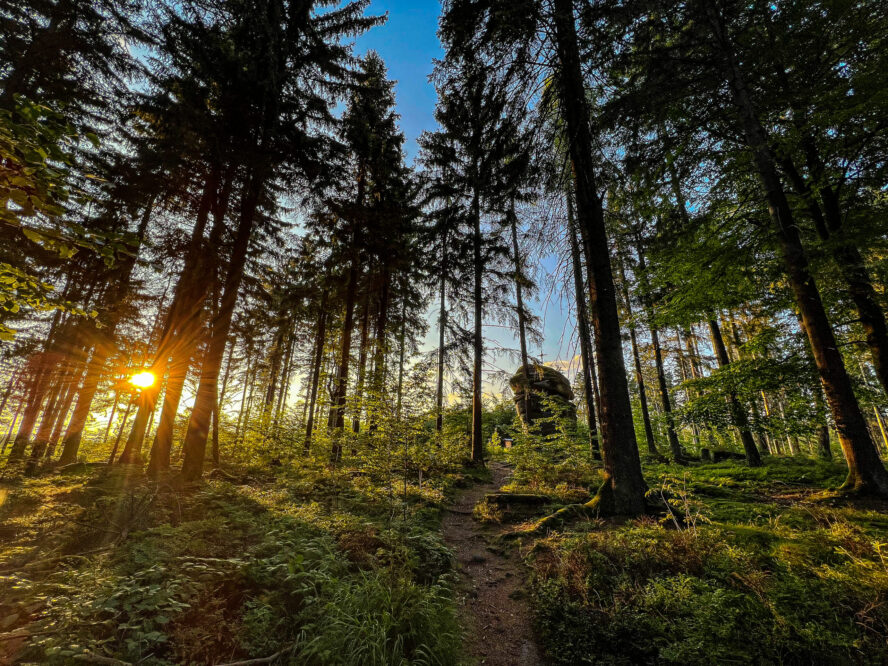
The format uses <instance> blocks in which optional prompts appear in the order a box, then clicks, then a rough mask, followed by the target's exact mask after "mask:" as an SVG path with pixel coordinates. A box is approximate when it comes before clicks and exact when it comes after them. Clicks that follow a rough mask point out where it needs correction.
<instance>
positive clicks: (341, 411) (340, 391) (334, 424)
mask: <svg viewBox="0 0 888 666" xmlns="http://www.w3.org/2000/svg"><path fill="white" fill-rule="evenodd" d="M357 282H358V266H357V259H356V258H354V257H353V258H352V263H351V267H350V268H349V271H348V284H347V286H346V291H345V312H344V315H343V320H342V335H341V337H340V345H339V366H338V369H337V371H336V388H335V389H334V391H333V396H332V401H331V403H332V404H331V405H330V416H329V419H328V421H327V429H328V430H329V431H330V432H331V433H334V441H333V445H332V449H331V451H330V462H332V463H338V462H339V461H340V460H341V459H342V443H341V442H340V441H339V437H340V436H341V434H342V429H343V427H344V426H345V397H346V391H347V389H348V366H349V361H350V360H351V341H352V329H353V328H354V309H355V294H356V291H357Z"/></svg>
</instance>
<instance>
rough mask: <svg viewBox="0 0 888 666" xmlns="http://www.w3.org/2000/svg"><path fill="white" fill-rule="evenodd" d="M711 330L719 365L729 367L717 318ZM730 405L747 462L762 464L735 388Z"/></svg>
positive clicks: (728, 358) (757, 465) (729, 396)
mask: <svg viewBox="0 0 888 666" xmlns="http://www.w3.org/2000/svg"><path fill="white" fill-rule="evenodd" d="M709 332H710V334H711V335H712V350H713V351H714V352H715V358H716V360H717V361H718V367H719V368H727V367H728V366H729V365H731V359H730V357H729V356H728V349H727V347H725V341H724V338H723V337H722V333H721V327H720V326H719V325H718V321H716V319H715V318H712V319H710V320H709ZM728 406H729V407H730V410H731V421H733V423H734V426H735V427H736V428H737V430H738V431H739V432H740V442H741V443H742V444H743V451H744V452H745V453H746V462H747V463H748V464H749V466H750V467H759V466H761V464H762V459H761V456H760V455H759V452H758V448H757V447H756V445H755V440H754V439H753V437H752V432H751V431H750V429H749V420H748V418H747V416H746V411H745V410H744V409H743V405H741V404H740V401H739V400H738V399H737V393H736V392H735V391H734V390H733V389H731V390H730V391H729V392H728Z"/></svg>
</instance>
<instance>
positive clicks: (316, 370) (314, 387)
mask: <svg viewBox="0 0 888 666" xmlns="http://www.w3.org/2000/svg"><path fill="white" fill-rule="evenodd" d="M326 337H327V292H326V291H324V292H322V294H321V307H320V313H319V316H318V328H317V331H316V333H315V353H314V362H313V363H312V374H311V394H310V397H309V407H308V421H307V422H306V424H305V452H306V453H308V452H309V451H310V450H311V435H312V431H313V429H314V421H315V404H316V402H317V399H318V384H319V383H320V380H321V365H322V364H323V362H324V343H325V340H326Z"/></svg>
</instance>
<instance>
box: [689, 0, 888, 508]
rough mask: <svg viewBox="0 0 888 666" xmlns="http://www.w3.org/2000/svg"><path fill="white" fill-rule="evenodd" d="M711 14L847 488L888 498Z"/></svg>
mask: <svg viewBox="0 0 888 666" xmlns="http://www.w3.org/2000/svg"><path fill="white" fill-rule="evenodd" d="M706 11H707V15H708V18H709V22H710V24H711V27H712V31H713V36H714V37H715V41H716V44H717V46H718V47H719V48H720V50H721V51H722V54H721V55H722V56H723V57H722V59H721V60H722V66H723V67H724V70H725V72H724V73H725V76H726V79H727V82H728V84H729V86H730V90H731V95H732V99H733V103H734V106H735V109H736V111H737V113H738V115H739V117H740V120H741V127H742V130H743V133H744V138H745V140H746V144H747V147H748V148H749V150H750V151H751V153H752V156H753V159H754V164H755V167H756V171H757V173H758V176H759V179H760V182H761V184H762V189H763V190H764V193H765V196H766V199H767V202H768V210H769V214H770V217H771V221H772V223H773V225H774V228H775V231H776V232H777V239H778V243H779V249H780V254H781V256H782V258H783V263H784V265H785V268H786V273H787V277H788V278H789V283H790V287H791V288H792V292H793V295H794V296H795V300H796V304H797V306H798V308H799V311H800V312H801V315H802V321H803V322H804V325H805V331H806V332H807V334H808V339H809V340H810V342H811V350H812V352H813V354H814V360H815V362H816V364H817V369H818V371H819V373H820V378H821V381H822V383H823V388H824V392H825V393H826V398H827V402H828V403H829V406H830V410H831V411H832V415H833V420H834V421H835V427H836V433H837V434H838V437H839V443H840V444H841V446H842V450H843V451H844V453H845V459H846V461H847V463H848V478H847V479H846V480H845V483H844V484H843V486H842V489H843V490H848V491H854V492H857V493H860V494H875V495H880V496H888V471H886V470H885V467H884V465H882V461H881V460H880V459H879V454H878V451H877V450H876V447H875V445H874V443H873V440H872V438H871V437H870V433H869V430H868V429H867V424H866V419H865V418H864V416H863V412H862V411H861V409H860V404H859V403H858V402H857V398H856V396H855V395H854V390H853V386H852V383H851V378H850V377H849V375H848V372H847V370H846V368H845V362H844V360H843V359H842V355H841V352H840V351H839V347H838V344H837V342H836V338H835V333H834V332H833V329H832V325H831V324H830V322H829V318H828V317H827V314H826V309H825V308H824V306H823V301H822V299H821V297H820V292H819V290H818V288H817V285H816V283H815V281H814V277H813V276H812V275H811V272H810V270H809V267H808V258H807V256H806V254H805V251H804V248H803V246H802V242H801V238H800V237H799V231H798V226H797V225H796V224H795V220H794V219H793V211H792V207H791V206H790V205H789V201H788V200H787V198H786V193H785V192H784V190H783V184H782V183H781V181H780V177H779V174H778V172H777V166H776V158H775V156H774V154H773V152H772V150H771V148H770V142H769V140H768V136H767V132H766V130H765V128H764V127H763V126H762V124H761V121H760V120H759V117H758V114H757V111H756V109H755V107H754V105H753V102H752V99H751V97H750V96H749V93H748V91H747V89H746V84H745V81H744V80H743V77H742V74H741V70H740V65H739V63H738V61H737V57H736V55H735V53H734V50H733V45H732V44H731V42H730V41H729V37H728V35H727V33H726V30H725V26H724V23H723V21H722V18H721V16H720V15H719V14H718V12H717V10H716V9H715V7H714V6H712V5H707V6H706Z"/></svg>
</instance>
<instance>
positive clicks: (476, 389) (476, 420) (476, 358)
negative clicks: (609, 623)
mask: <svg viewBox="0 0 888 666" xmlns="http://www.w3.org/2000/svg"><path fill="white" fill-rule="evenodd" d="M478 196H479V195H478V192H477V189H476V191H475V193H474V195H473V196H472V207H471V216H472V267H473V273H474V284H473V287H472V302H473V309H474V332H473V335H472V462H473V463H475V464H481V463H482V462H483V461H484V442H483V440H482V437H483V425H482V420H481V409H482V404H481V397H482V386H481V382H482V381H483V377H482V373H483V370H484V368H483V362H484V337H483V328H482V327H483V316H484V302H483V298H484V292H483V290H482V285H483V283H484V260H483V254H482V251H481V250H482V248H481V240H482V239H481V210H480V202H479V199H478Z"/></svg>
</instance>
